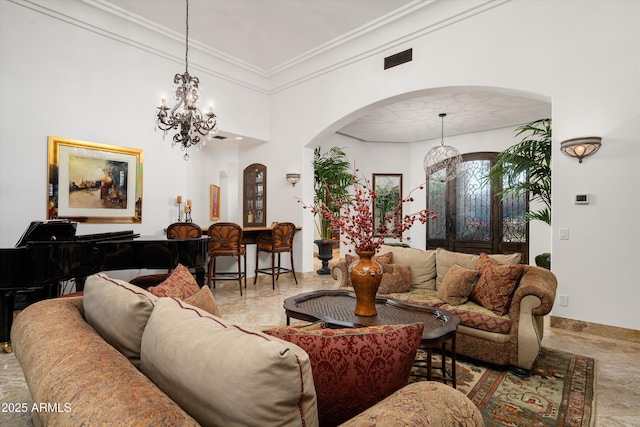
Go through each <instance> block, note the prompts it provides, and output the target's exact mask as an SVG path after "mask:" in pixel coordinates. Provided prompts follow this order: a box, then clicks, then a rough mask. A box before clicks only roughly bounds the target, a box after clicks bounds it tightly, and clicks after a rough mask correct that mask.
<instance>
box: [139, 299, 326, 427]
mask: <svg viewBox="0 0 640 427" xmlns="http://www.w3.org/2000/svg"><path fill="white" fill-rule="evenodd" d="M140 370H141V371H142V372H143V373H144V374H145V375H147V376H148V377H149V378H150V379H151V381H153V382H154V383H155V384H156V385H157V386H158V387H159V388H160V389H161V390H162V391H164V392H165V393H166V394H167V395H168V396H169V397H170V398H171V399H173V400H174V401H175V402H176V403H177V404H178V405H179V406H180V407H181V408H183V409H184V410H185V411H186V412H187V413H188V414H189V415H191V416H192V417H193V418H195V419H196V420H197V421H198V422H199V423H200V424H202V425H210V426H214V425H215V426H228V425H236V426H270V425H281V426H301V425H307V426H317V425H318V412H317V405H316V392H315V388H314V384H313V376H312V373H311V364H310V361H309V356H308V355H307V353H305V352H304V351H303V350H302V349H301V348H300V347H298V346H296V345H294V344H291V343H287V342H284V341H282V340H280V339H277V338H275V337H271V336H269V335H266V334H263V333H261V332H256V331H251V330H247V329H245V328H242V327H241V326H236V325H233V324H228V323H226V322H224V320H222V319H221V318H219V317H215V316H212V315H209V314H206V313H205V312H204V311H203V310H199V309H196V308H193V307H191V306H189V305H188V304H186V303H185V302H184V301H181V300H179V299H176V298H160V299H159V300H158V302H157V303H156V306H155V308H154V310H153V312H152V314H151V317H150V318H149V322H148V323H147V327H146V329H145V330H144V334H143V336H142V348H141V361H140Z"/></svg>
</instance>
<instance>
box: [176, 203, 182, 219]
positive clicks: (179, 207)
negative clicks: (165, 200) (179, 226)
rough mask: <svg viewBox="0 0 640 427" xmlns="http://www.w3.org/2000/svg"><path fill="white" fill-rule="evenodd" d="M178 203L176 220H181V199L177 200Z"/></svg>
mask: <svg viewBox="0 0 640 427" xmlns="http://www.w3.org/2000/svg"><path fill="white" fill-rule="evenodd" d="M177 203H178V222H182V208H181V206H182V201H180V202H177Z"/></svg>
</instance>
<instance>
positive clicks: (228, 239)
mask: <svg viewBox="0 0 640 427" xmlns="http://www.w3.org/2000/svg"><path fill="white" fill-rule="evenodd" d="M207 234H208V235H209V273H208V274H207V285H209V286H211V281H212V280H213V288H214V289H215V287H216V280H219V281H222V280H237V281H238V285H239V286H240V295H242V280H243V278H244V287H245V288H246V287H247V273H246V272H247V251H246V247H245V244H244V241H243V240H242V227H241V226H239V225H238V224H234V223H232V222H217V223H215V224H213V225H211V226H210V227H209V229H208V230H207ZM220 256H232V257H236V258H237V260H238V271H237V272H230V273H218V274H216V258H217V257H220ZM240 258H244V270H243V269H242V268H241V267H240Z"/></svg>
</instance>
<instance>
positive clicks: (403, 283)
mask: <svg viewBox="0 0 640 427" xmlns="http://www.w3.org/2000/svg"><path fill="white" fill-rule="evenodd" d="M381 265H382V280H381V281H380V287H379V288H378V293H379V294H382V295H385V294H395V293H403V292H409V291H410V290H411V268H410V267H408V266H405V265H398V264H381Z"/></svg>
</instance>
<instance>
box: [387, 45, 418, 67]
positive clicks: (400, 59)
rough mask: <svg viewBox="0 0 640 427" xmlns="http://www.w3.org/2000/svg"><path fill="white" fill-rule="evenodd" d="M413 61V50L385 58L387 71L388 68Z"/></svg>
mask: <svg viewBox="0 0 640 427" xmlns="http://www.w3.org/2000/svg"><path fill="white" fill-rule="evenodd" d="M412 60H413V49H407V50H405V51H403V52H400V53H396V54H395V55H391V56H387V57H386V58H384V69H385V70H386V69H387V68H391V67H395V66H396V65H400V64H404V63H405V62H411V61H412Z"/></svg>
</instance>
